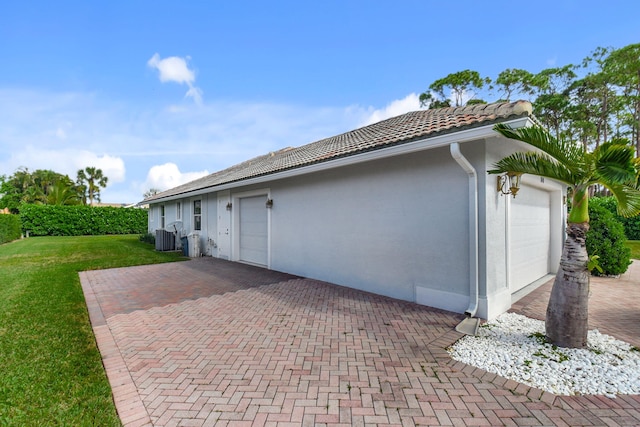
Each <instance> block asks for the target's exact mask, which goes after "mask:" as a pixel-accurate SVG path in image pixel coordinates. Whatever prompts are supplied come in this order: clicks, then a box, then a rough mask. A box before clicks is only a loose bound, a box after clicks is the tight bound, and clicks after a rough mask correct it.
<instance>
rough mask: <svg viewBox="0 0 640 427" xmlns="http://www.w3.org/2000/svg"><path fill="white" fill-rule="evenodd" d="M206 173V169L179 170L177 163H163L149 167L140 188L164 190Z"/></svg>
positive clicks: (144, 189) (143, 190) (143, 189)
mask: <svg viewBox="0 0 640 427" xmlns="http://www.w3.org/2000/svg"><path fill="white" fill-rule="evenodd" d="M206 175H209V172H208V171H206V170H203V171H200V172H180V169H179V168H178V165H176V164H175V163H165V164H163V165H156V166H153V167H152V168H151V169H149V172H148V173H147V180H146V181H145V182H144V184H143V185H142V186H141V188H140V189H141V190H142V192H143V193H144V192H145V191H147V190H150V189H152V188H155V189H157V190H160V191H164V190H168V189H169V188H173V187H176V186H178V185H181V184H185V183H187V182H190V181H193V180H194V179H198V178H201V177H203V176H206Z"/></svg>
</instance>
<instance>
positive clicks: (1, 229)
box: [0, 214, 22, 244]
mask: <svg viewBox="0 0 640 427" xmlns="http://www.w3.org/2000/svg"><path fill="white" fill-rule="evenodd" d="M21 234H22V227H21V223H20V217H19V216H18V215H4V214H2V215H0V244H2V243H7V242H11V241H13V240H16V239H19V238H20V236H21Z"/></svg>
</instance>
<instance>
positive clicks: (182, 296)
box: [81, 258, 640, 426]
mask: <svg viewBox="0 0 640 427" xmlns="http://www.w3.org/2000/svg"><path fill="white" fill-rule="evenodd" d="M637 264H638V263H636V264H634V267H638V266H637ZM636 270H640V269H636ZM81 281H82V286H83V290H84V292H85V297H86V300H87V306H88V308H89V312H90V316H91V321H92V324H93V328H94V331H95V334H96V338H97V341H98V345H99V348H100V351H101V353H102V355H103V360H104V364H105V368H106V371H107V375H108V377H109V381H110V382H111V385H112V389H113V393H114V399H115V401H116V407H117V409H118V413H119V415H120V417H121V419H122V421H123V423H124V424H125V425H126V426H142V425H154V426H178V425H181V426H208V425H211V426H213V425H216V426H218V425H220V426H226V425H229V426H231V425H236V426H244V425H247V426H249V425H256V426H263V425H265V426H266V425H273V426H289V425H291V426H294V425H295V426H300V425H308V426H322V425H327V426H328V425H331V426H339V425H344V426H348V425H371V426H373V425H380V426H383V425H385V426H391V425H396V426H413V425H422V426H436V425H487V426H497V425H571V426H578V425H589V426H591V425H609V426H611V425H640V398H639V397H638V396H620V397H618V398H616V399H608V398H604V397H600V396H595V397H594V396H581V397H556V396H553V395H551V394H548V393H543V392H541V391H539V390H535V389H531V388H529V387H526V386H524V385H521V384H518V383H515V382H513V381H508V380H506V379H503V378H500V377H497V376H495V375H493V374H489V373H486V372H484V371H481V370H479V369H475V368H472V367H469V366H466V365H463V364H461V363H459V362H455V361H452V360H451V359H450V358H449V356H448V354H447V353H446V350H445V348H446V347H447V346H449V345H451V344H452V343H453V342H455V340H457V339H458V338H459V337H460V335H459V334H458V333H457V332H455V331H454V329H453V328H454V327H455V325H456V324H457V323H458V322H459V321H460V320H461V318H462V317H461V316H460V315H457V314H453V313H448V312H444V311H439V310H434V309H430V308H427V307H424V306H419V305H416V304H412V303H408V302H403V301H398V300H394V299H390V298H385V297H381V296H378V295H373V294H369V293H365V292H360V291H356V290H352V289H348V288H344V287H340V286H336V285H332V284H328V283H323V282H319V281H315V280H310V279H304V278H299V277H295V276H290V275H286V274H283V273H277V272H273V271H268V270H264V269H259V268H255V267H251V266H246V265H242V264H237V263H230V262H226V261H222V260H217V259H211V258H207V259H197V260H192V261H188V262H182V263H172V264H161V265H153V266H141V267H131V268H123V269H112V270H103V271H89V272H83V273H81ZM635 288H640V286H636V287H635ZM625 291H627V292H636V294H632V295H629V294H628V293H627V294H625V298H624V299H625V301H628V300H630V299H631V300H633V301H635V304H636V305H635V308H636V311H635V312H636V313H638V312H640V310H638V305H637V304H638V303H637V302H638V301H639V297H640V292H638V291H635V290H634V289H632V290H631V291H629V290H628V289H625ZM225 292H226V293H225ZM544 292H545V289H544V288H542V289H541V290H540V291H539V294H541V295H544ZM606 295H607V297H611V293H610V292H609V293H607V294H606ZM536 303H537V301H536V299H535V298H533V297H530V301H529V302H528V303H522V304H521V305H520V306H519V309H520V310H529V311H530V313H528V314H529V315H531V314H532V313H531V312H535V311H536ZM545 303H546V301H545ZM592 304H593V301H592ZM636 320H638V319H637V317H636ZM637 323H640V322H637ZM627 332H629V331H627ZM631 333H633V331H631Z"/></svg>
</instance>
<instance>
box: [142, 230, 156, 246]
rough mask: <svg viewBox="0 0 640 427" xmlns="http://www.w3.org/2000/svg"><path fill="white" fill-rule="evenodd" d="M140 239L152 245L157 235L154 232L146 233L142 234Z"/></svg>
mask: <svg viewBox="0 0 640 427" xmlns="http://www.w3.org/2000/svg"><path fill="white" fill-rule="evenodd" d="M140 241H141V242H144V243H149V244H151V245H155V244H156V236H155V235H154V234H153V233H144V234H141V235H140Z"/></svg>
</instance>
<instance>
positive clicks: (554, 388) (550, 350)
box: [448, 313, 640, 397]
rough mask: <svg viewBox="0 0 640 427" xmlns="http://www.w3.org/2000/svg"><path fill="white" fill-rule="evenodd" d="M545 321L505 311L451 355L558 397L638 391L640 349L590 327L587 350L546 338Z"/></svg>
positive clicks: (463, 340) (454, 347) (460, 342)
mask: <svg viewBox="0 0 640 427" xmlns="http://www.w3.org/2000/svg"><path fill="white" fill-rule="evenodd" d="M544 333H545V332H544V322H542V321H540V320H535V319H530V318H528V317H525V316H522V315H519V314H515V313H504V314H502V315H500V316H499V317H497V318H496V319H495V320H492V321H491V322H487V323H485V324H484V325H482V326H481V327H480V328H479V330H478V336H476V337H474V336H465V337H463V338H461V339H460V340H458V341H457V342H456V343H455V344H454V345H452V346H451V347H450V348H449V349H448V350H449V353H450V354H451V357H453V359H455V360H458V361H460V362H463V363H466V364H468V365H472V366H475V367H478V368H481V369H484V370H486V371H489V372H492V373H495V374H498V375H500V376H502V377H505V378H509V379H512V380H514V381H518V382H521V383H524V384H526V385H529V386H531V387H535V388H538V389H540V390H544V391H548V392H551V393H554V394H558V395H579V394H591V395H605V396H608V397H615V396H616V395H617V394H640V350H639V349H638V348H636V347H633V346H631V345H630V344H628V343H626V342H623V341H619V340H616V339H615V338H613V337H611V336H609V335H604V334H601V333H600V332H598V330H592V331H589V335H588V341H587V342H588V348H587V349H567V348H559V347H555V346H552V345H550V344H547V343H545V342H544Z"/></svg>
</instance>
